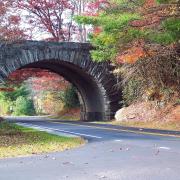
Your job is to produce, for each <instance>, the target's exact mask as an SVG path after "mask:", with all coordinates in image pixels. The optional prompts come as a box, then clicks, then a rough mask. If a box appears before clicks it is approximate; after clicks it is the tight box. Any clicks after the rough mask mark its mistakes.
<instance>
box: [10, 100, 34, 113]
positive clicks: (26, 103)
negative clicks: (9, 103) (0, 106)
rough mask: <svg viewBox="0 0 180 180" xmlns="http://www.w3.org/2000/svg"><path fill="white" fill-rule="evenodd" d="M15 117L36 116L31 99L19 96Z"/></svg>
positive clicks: (16, 102)
mask: <svg viewBox="0 0 180 180" xmlns="http://www.w3.org/2000/svg"><path fill="white" fill-rule="evenodd" d="M13 114H14V115H16V116H20V115H34V114H35V110H34V104H33V101H32V100H30V99H27V98H26V97H24V96H19V97H18V98H17V99H16V101H15V107H14V113H13Z"/></svg>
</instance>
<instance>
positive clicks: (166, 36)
mask: <svg viewBox="0 0 180 180" xmlns="http://www.w3.org/2000/svg"><path fill="white" fill-rule="evenodd" d="M148 38H149V40H151V42H155V43H158V44H162V45H168V44H170V43H172V42H174V40H175V39H174V38H173V36H172V34H170V33H168V32H164V33H159V32H152V33H150V34H149V35H148Z"/></svg>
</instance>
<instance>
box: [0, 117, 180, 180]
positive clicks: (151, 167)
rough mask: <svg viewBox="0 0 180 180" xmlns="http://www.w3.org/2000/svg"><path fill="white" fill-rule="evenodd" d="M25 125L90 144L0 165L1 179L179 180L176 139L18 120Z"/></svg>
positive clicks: (179, 155) (179, 146)
mask: <svg viewBox="0 0 180 180" xmlns="http://www.w3.org/2000/svg"><path fill="white" fill-rule="evenodd" d="M16 121H17V122H18V123H19V124H21V125H24V126H30V127H35V128H40V129H44V130H46V131H50V132H53V133H56V134H60V135H62V134H70V135H73V136H74V135H75V136H82V137H84V138H86V139H88V141H89V143H88V144H86V145H85V146H83V147H80V148H77V149H73V150H68V151H64V152H60V153H51V154H48V155H47V154H46V155H35V156H29V157H20V158H10V159H2V160H0V180H12V179H16V180H64V179H68V180H101V179H105V180H106V179H107V180H171V179H172V180H179V179H180V138H175V137H166V136H157V135H147V134H138V133H132V132H128V131H122V130H114V129H112V128H111V127H110V128H103V127H100V126H96V125H93V126H92V125H90V124H87V123H85V124H84V123H82V124H80V123H68V122H67V123H64V122H48V121H42V119H36V118H34V119H33V120H32V119H30V118H28V120H27V121H22V120H21V119H16Z"/></svg>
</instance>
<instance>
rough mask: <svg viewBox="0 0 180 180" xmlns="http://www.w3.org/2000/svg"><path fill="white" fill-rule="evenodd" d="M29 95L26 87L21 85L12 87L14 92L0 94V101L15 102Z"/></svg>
mask: <svg viewBox="0 0 180 180" xmlns="http://www.w3.org/2000/svg"><path fill="white" fill-rule="evenodd" d="M29 93H30V92H29V91H28V90H27V88H26V86H25V85H23V84H22V85H21V86H17V87H14V91H10V92H6V91H3V92H0V99H3V100H5V101H15V100H16V99H17V98H18V97H19V96H23V97H27V96H28V95H29Z"/></svg>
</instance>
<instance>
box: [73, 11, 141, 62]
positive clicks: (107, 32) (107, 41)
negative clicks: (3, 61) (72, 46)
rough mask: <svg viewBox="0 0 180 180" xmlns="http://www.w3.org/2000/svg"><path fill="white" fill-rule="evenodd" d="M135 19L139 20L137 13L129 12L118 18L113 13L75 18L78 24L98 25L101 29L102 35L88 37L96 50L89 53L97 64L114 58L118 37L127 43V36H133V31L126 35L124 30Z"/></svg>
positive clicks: (119, 15)
mask: <svg viewBox="0 0 180 180" xmlns="http://www.w3.org/2000/svg"><path fill="white" fill-rule="evenodd" d="M137 19H140V16H139V15H138V14H137V13H129V12H124V13H122V14H118V16H117V15H116V14H114V13H109V14H107V13H102V14H101V15H100V16H98V17H86V16H77V17H76V21H77V22H78V23H84V24H92V25H94V26H99V25H100V26H101V27H102V28H103V32H102V33H100V34H98V35H91V36H90V42H91V43H92V44H93V45H94V46H95V47H97V49H96V50H93V51H91V54H92V58H93V59H94V60H95V61H98V62H100V61H104V60H110V59H114V58H115V56H116V54H117V52H118V44H117V42H118V41H119V40H120V37H122V38H123V39H124V40H126V41H127V39H129V34H131V36H133V35H134V34H133V30H131V31H128V32H129V33H127V31H126V29H127V27H128V24H129V22H130V21H132V20H137Z"/></svg>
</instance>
